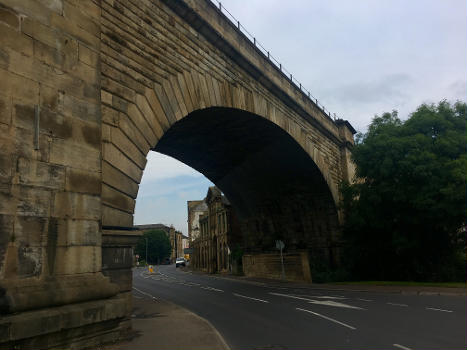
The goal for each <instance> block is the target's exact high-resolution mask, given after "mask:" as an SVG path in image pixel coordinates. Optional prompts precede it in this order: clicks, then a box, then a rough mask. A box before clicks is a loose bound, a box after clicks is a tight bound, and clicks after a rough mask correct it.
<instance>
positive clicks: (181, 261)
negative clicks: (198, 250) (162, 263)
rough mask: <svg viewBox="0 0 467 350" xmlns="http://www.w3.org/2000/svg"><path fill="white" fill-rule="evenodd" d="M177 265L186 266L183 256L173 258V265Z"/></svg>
mask: <svg viewBox="0 0 467 350" xmlns="http://www.w3.org/2000/svg"><path fill="white" fill-rule="evenodd" d="M179 266H186V260H185V258H177V260H175V267H179Z"/></svg>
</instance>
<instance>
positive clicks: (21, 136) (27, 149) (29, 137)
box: [0, 128, 51, 164]
mask: <svg viewBox="0 0 467 350" xmlns="http://www.w3.org/2000/svg"><path fill="white" fill-rule="evenodd" d="M0 140H1V137H0ZM49 141H51V139H50V138H49V137H47V136H44V135H42V134H41V135H40V136H39V150H35V147H34V132H33V131H32V130H26V129H22V128H16V130H15V134H14V140H13V142H12V144H13V145H14V147H15V153H16V154H15V157H14V158H16V157H24V158H28V159H37V160H40V161H43V162H48V161H49V154H50V152H49V148H50V144H49ZM11 157H12V158H13V155H12V154H11ZM14 163H15V164H16V159H15V162H14Z"/></svg>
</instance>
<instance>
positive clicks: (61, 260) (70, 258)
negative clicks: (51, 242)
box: [55, 246, 102, 275]
mask: <svg viewBox="0 0 467 350" xmlns="http://www.w3.org/2000/svg"><path fill="white" fill-rule="evenodd" d="M55 254H56V255H55V274H56V275H70V274H77V273H89V272H98V271H100V270H101V269H102V260H101V248H100V247H98V246H97V247H96V246H65V247H57V248H56V253H55Z"/></svg>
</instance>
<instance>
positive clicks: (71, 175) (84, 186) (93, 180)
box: [65, 168, 102, 195]
mask: <svg viewBox="0 0 467 350" xmlns="http://www.w3.org/2000/svg"><path fill="white" fill-rule="evenodd" d="M101 183H102V174H101V173H100V172H97V171H87V170H83V169H74V168H67V169H66V182H65V190H67V191H70V192H78V193H88V194H95V195H98V194H100V193H101Z"/></svg>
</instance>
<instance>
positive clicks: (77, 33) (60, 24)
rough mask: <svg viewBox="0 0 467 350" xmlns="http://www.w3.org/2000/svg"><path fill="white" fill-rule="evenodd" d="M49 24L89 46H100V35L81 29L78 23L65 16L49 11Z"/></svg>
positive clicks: (96, 47)
mask: <svg viewBox="0 0 467 350" xmlns="http://www.w3.org/2000/svg"><path fill="white" fill-rule="evenodd" d="M50 25H51V26H52V27H54V28H56V29H59V30H61V31H63V32H65V33H67V34H68V35H70V36H71V37H73V38H75V39H77V40H79V41H82V42H83V43H85V44H86V45H88V46H89V47H92V48H95V49H98V48H99V46H100V36H97V35H96V36H95V35H93V34H92V33H90V32H88V31H87V30H86V29H83V28H82V27H80V26H79V25H78V23H76V22H73V21H70V20H68V19H67V18H65V17H63V16H61V15H59V14H56V13H51V15H50Z"/></svg>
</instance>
